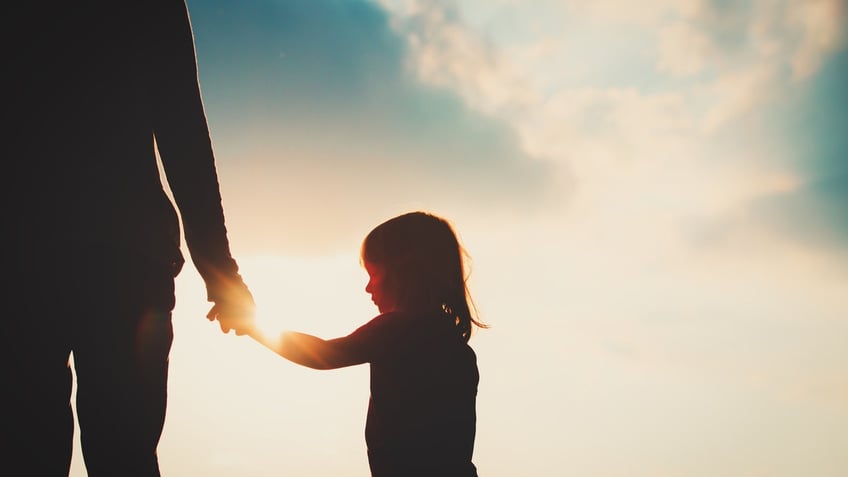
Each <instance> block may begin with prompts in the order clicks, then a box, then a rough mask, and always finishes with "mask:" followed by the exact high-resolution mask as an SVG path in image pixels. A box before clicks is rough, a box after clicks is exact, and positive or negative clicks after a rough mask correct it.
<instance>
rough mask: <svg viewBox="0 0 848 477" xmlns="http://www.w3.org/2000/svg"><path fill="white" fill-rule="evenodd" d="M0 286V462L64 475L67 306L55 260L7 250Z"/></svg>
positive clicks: (67, 459) (69, 438) (69, 437)
mask: <svg viewBox="0 0 848 477" xmlns="http://www.w3.org/2000/svg"><path fill="white" fill-rule="evenodd" d="M4 265H5V266H3V270H4V273H6V274H7V278H11V279H12V280H4V282H5V283H4V286H3V287H0V288H2V295H0V296H2V302H0V303H3V311H4V313H3V315H4V316H3V323H4V324H3V325H2V328H3V337H4V338H3V340H2V341H3V342H2V344H0V350H2V355H1V356H2V358H0V362H2V363H3V391H2V395H3V401H4V404H5V405H4V406H3V435H4V437H5V439H4V444H3V445H2V447H0V449H2V458H0V460H2V462H3V465H4V466H5V467H7V468H9V469H19V470H18V471H17V472H20V473H22V474H23V475H38V476H45V477H50V476H65V477H67V475H68V472H69V469H70V464H71V455H72V452H73V434H74V417H73V412H72V410H71V388H72V376H71V370H70V368H69V367H68V358H69V356H70V349H71V344H70V335H71V333H70V328H71V325H72V321H73V311H74V310H72V309H70V308H66V303H64V300H63V296H62V291H63V290H64V287H62V286H61V276H60V275H61V272H60V270H61V268H62V267H61V266H56V265H57V264H56V263H55V262H52V261H51V260H50V259H49V257H48V256H47V255H44V256H41V257H37V258H33V257H32V256H31V255H28V254H25V253H22V254H21V255H19V256H16V257H6V260H4Z"/></svg>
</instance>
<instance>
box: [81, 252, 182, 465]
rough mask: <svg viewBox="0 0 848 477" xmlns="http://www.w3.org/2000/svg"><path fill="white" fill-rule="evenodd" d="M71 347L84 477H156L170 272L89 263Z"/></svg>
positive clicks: (129, 263)
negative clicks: (83, 307) (84, 307)
mask: <svg viewBox="0 0 848 477" xmlns="http://www.w3.org/2000/svg"><path fill="white" fill-rule="evenodd" d="M93 270H94V275H96V276H92V277H91V280H90V282H91V283H92V284H93V285H95V286H93V287H91V291H92V293H91V294H90V295H87V296H85V299H86V300H88V301H89V302H90V305H91V307H90V308H89V313H88V316H87V319H86V325H85V327H83V328H81V329H80V334H79V337H78V341H77V344H76V346H75V348H74V365H75V369H76V372H77V379H78V386H77V413H78V418H79V421H80V439H81V443H82V450H83V456H84V458H85V464H86V468H87V470H88V475H89V476H90V477H99V476H115V475H121V476H130V477H131V476H144V477H148V476H158V475H160V473H159V464H158V458H157V455H156V448H157V446H158V444H159V438H160V436H161V433H162V429H163V426H164V422H165V408H166V404H167V381H168V354H169V352H170V348H171V342H172V340H173V329H172V326H171V310H172V309H173V306H174V278H173V276H171V273H170V270H169V269H167V268H162V267H158V268H157V267H150V266H149V265H140V264H138V263H137V262H135V261H126V262H124V261H115V262H111V263H107V264H99V265H98V266H97V267H94V268H93Z"/></svg>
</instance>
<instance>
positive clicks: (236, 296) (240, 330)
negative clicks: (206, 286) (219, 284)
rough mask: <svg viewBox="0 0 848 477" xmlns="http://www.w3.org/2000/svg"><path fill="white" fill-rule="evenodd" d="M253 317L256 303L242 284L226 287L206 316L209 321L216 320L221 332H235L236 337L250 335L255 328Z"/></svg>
mask: <svg viewBox="0 0 848 477" xmlns="http://www.w3.org/2000/svg"><path fill="white" fill-rule="evenodd" d="M255 317H256V303H255V302H254V301H253V295H252V294H251V293H250V290H248V289H247V286H245V285H244V284H243V283H239V284H233V285H231V286H230V287H228V289H227V290H225V292H224V293H222V294H221V297H220V298H218V299H217V300H215V304H214V305H213V306H212V309H210V310H209V313H207V314H206V318H208V319H209V321H215V320H218V325H219V326H220V327H221V331H223V332H224V333H229V332H230V331H231V330H235V332H236V335H246V334H251V333H252V332H253V331H254V330H255V328H256V326H255V322H254V320H255Z"/></svg>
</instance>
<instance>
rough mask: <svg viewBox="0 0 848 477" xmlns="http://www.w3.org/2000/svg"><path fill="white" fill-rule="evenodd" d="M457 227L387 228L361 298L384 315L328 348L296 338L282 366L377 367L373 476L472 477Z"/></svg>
mask: <svg viewBox="0 0 848 477" xmlns="http://www.w3.org/2000/svg"><path fill="white" fill-rule="evenodd" d="M464 253H465V251H464V249H463V248H462V246H461V245H460V243H459V241H458V239H457V236H456V234H455V233H454V230H453V228H452V227H451V225H450V224H449V223H448V222H447V221H446V220H444V219H442V218H440V217H437V216H435V215H432V214H429V213H426V212H411V213H407V214H404V215H401V216H398V217H395V218H393V219H390V220H388V221H386V222H384V223H382V224H381V225H379V226H378V227H376V228H375V229H374V230H372V231H371V232H370V233H369V234H368V236H367V237H366V238H365V240H364V241H363V244H362V250H361V262H362V264H363V266H364V267H365V270H366V271H367V272H368V275H369V278H370V279H369V281H368V284H367V285H366V287H365V291H366V292H367V293H369V294H370V295H371V298H372V300H373V302H374V304H375V305H377V308H378V309H379V311H380V314H379V315H378V316H377V317H376V318H374V319H372V320H371V321H369V322H368V323H366V324H364V325H363V326H361V327H360V328H359V329H357V330H356V331H354V332H353V333H351V334H350V335H348V336H345V337H341V338H336V339H331V340H324V339H321V338H318V337H315V336H312V335H308V334H304V333H298V332H293V331H287V332H284V333H283V335H282V338H281V340H280V342H279V343H272V342H268V341H266V340H264V339H263V338H262V337H261V336H260V335H258V334H257V333H255V332H251V336H253V337H255V338H256V339H258V340H260V341H261V342H263V344H265V345H266V346H268V347H270V348H271V349H273V350H274V351H275V352H276V353H278V354H279V355H281V356H282V357H284V358H286V359H288V360H290V361H292V362H294V363H297V364H300V365H303V366H308V367H310V368H315V369H335V368H341V367H345V366H352V365H356V364H362V363H370V364H371V397H370V401H369V404H368V417H367V421H366V427H365V440H366V443H367V446H368V462H369V465H370V468H371V475H372V476H373V477H383V476H392V477H395V476H405V477H414V476H425V475H426V476H456V477H460V476H461V477H474V476H476V475H477V470H476V467H475V466H474V464H473V463H472V453H473V449H474V436H475V430H476V408H475V402H476V397H477V382H478V380H479V374H478V370H477V360H476V355H475V353H474V351H473V350H472V349H471V347H469V346H468V339H469V337H470V336H471V331H472V328H473V327H475V326H476V327H486V325H484V324H482V323H481V322H479V321H478V320H477V319H475V317H474V316H473V315H472V309H473V302H472V301H471V298H470V295H469V293H468V290H467V287H466V276H465V273H464V264H463V258H464V257H463V256H464Z"/></svg>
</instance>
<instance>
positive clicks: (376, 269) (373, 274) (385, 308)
mask: <svg viewBox="0 0 848 477" xmlns="http://www.w3.org/2000/svg"><path fill="white" fill-rule="evenodd" d="M365 271H366V272H368V284H367V285H365V293H368V294H370V295H371V301H373V302H374V304H375V305H377V309H378V310H380V313H388V312H390V311H395V309H396V308H397V300H396V299H395V296H394V293H391V291H390V288H391V287H390V286H389V284H388V282H387V280H386V270H385V268H384V267H382V266H380V265H375V264H373V263H368V262H365Z"/></svg>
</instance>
